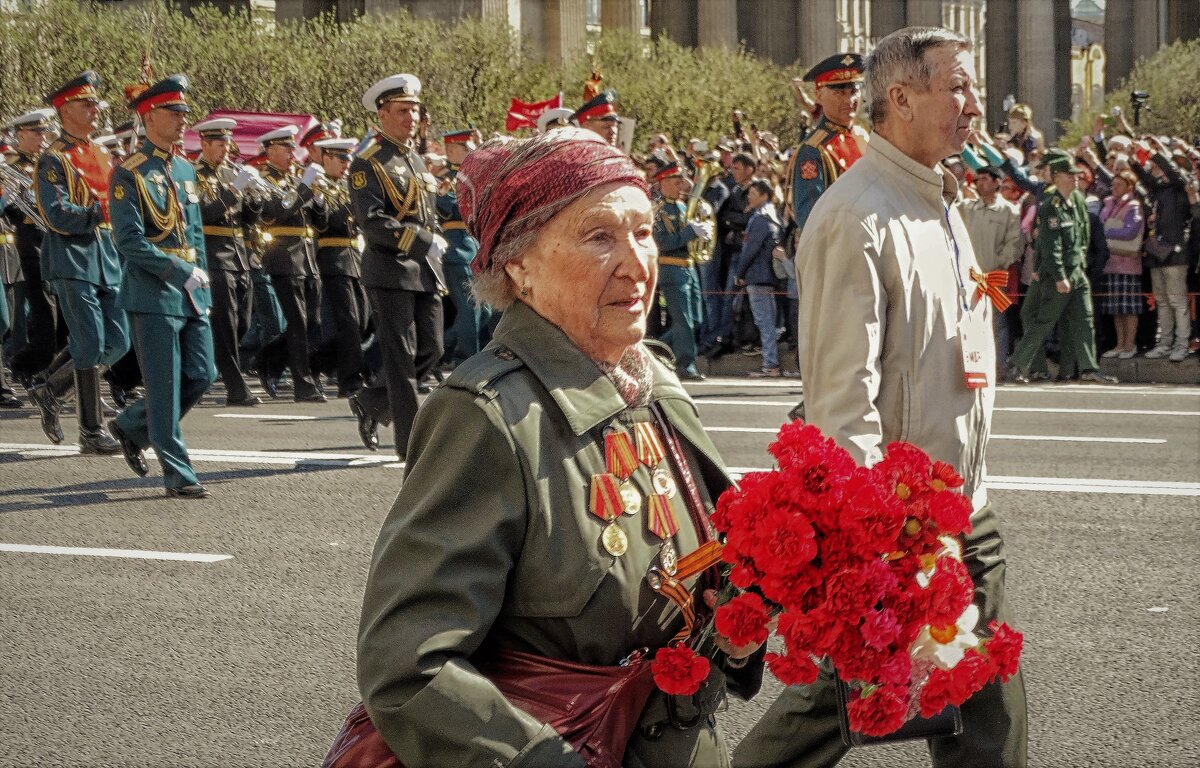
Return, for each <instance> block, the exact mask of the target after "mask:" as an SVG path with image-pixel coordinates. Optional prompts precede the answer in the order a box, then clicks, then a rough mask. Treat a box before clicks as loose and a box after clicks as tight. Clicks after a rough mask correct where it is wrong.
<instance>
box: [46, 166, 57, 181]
mask: <svg viewBox="0 0 1200 768" xmlns="http://www.w3.org/2000/svg"><path fill="white" fill-rule="evenodd" d="M46 181H48V182H50V183H51V184H57V183H58V171H56V170H54V169H53V168H51V169H50V170H48V171H46Z"/></svg>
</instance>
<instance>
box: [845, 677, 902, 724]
mask: <svg viewBox="0 0 1200 768" xmlns="http://www.w3.org/2000/svg"><path fill="white" fill-rule="evenodd" d="M846 713H847V714H848V715H849V716H850V729H851V730H853V731H857V732H858V733H861V734H863V735H865V736H884V735H886V734H889V733H891V732H892V731H894V730H896V729H897V728H899V727H900V726H901V725H903V724H904V716H905V715H906V714H907V713H908V700H907V697H906V696H905V691H904V689H903V688H902V687H900V686H890V685H889V686H884V687H882V688H876V689H875V690H874V691H872V692H871V693H870V694H868V695H866V696H859V697H858V698H857V699H855V700H854V701H852V702H850V704H849V706H847V707H846Z"/></svg>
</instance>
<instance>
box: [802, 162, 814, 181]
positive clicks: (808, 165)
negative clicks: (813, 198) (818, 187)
mask: <svg viewBox="0 0 1200 768" xmlns="http://www.w3.org/2000/svg"><path fill="white" fill-rule="evenodd" d="M800 178H802V179H815V178H817V163H816V161H815V160H805V161H804V162H803V163H801V164H800Z"/></svg>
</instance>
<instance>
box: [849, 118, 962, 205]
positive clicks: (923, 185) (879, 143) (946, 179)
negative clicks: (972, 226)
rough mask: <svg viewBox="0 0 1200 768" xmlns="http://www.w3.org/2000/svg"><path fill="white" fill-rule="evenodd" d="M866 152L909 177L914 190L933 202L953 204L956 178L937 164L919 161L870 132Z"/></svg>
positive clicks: (956, 196)
mask: <svg viewBox="0 0 1200 768" xmlns="http://www.w3.org/2000/svg"><path fill="white" fill-rule="evenodd" d="M867 154H871V155H875V156H876V158H875V160H876V162H878V163H879V164H880V165H881V166H883V167H884V168H888V169H890V170H892V171H894V172H895V173H898V174H906V175H908V176H910V177H912V185H913V189H915V190H916V191H917V192H918V193H920V194H921V195H923V196H925V197H928V198H929V199H930V200H931V201H933V202H940V203H943V204H945V205H954V202H955V201H956V200H957V199H958V180H957V179H955V178H954V175H953V174H951V173H947V172H946V170H945V169H944V168H942V166H940V165H938V166H936V167H934V168H930V167H929V166H927V165H922V164H921V163H918V162H917V161H916V160H913V159H912V158H911V157H909V156H908V155H906V154H904V153H903V152H901V151H900V150H899V149H897V148H896V145H894V144H892V143H891V142H890V141H888V140H887V139H885V138H883V137H882V136H880V135H879V134H878V133H872V134H871V140H870V141H868V142H867Z"/></svg>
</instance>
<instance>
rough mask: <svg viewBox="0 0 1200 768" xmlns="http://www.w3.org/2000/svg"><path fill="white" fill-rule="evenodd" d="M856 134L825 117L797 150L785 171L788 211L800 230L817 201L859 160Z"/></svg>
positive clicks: (785, 204)
mask: <svg viewBox="0 0 1200 768" xmlns="http://www.w3.org/2000/svg"><path fill="white" fill-rule="evenodd" d="M859 154H860V152H859V149H858V145H857V143H856V142H855V140H854V135H853V132H852V131H851V130H849V129H847V128H843V127H842V126H840V125H838V124H837V123H834V122H831V121H829V120H828V119H826V118H825V117H823V116H822V117H821V119H820V120H818V121H817V124H816V126H814V127H813V129H812V131H810V132H809V134H808V135H807V136H805V137H804V141H802V142H800V146H798V147H796V151H795V152H793V153H792V157H791V159H789V160H788V165H787V168H786V169H785V171H784V175H785V177H786V181H785V182H784V190H785V192H784V194H785V195H787V198H786V199H785V200H784V207H785V209H790V213H791V217H792V221H793V222H795V224H796V229H797V230H803V229H804V224H805V222H807V221H808V215H809V213H811V212H812V207H813V204H815V203H816V202H817V198H819V197H820V196H821V194H822V193H823V192H824V191H825V190H826V189H828V188H829V185H830V184H832V183H833V182H835V181H837V179H838V177H839V176H841V175H842V174H843V173H845V172H846V170H847V169H849V168H850V166H851V165H853V164H854V162H855V161H856V160H857V159H858V157H859Z"/></svg>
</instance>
